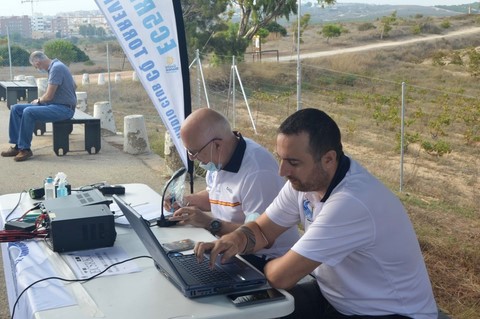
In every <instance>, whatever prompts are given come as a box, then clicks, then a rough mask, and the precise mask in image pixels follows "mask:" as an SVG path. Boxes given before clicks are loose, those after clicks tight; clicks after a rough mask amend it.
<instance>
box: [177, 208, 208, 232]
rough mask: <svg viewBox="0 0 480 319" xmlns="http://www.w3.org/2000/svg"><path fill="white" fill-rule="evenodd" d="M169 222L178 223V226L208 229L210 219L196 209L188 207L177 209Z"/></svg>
mask: <svg viewBox="0 0 480 319" xmlns="http://www.w3.org/2000/svg"><path fill="white" fill-rule="evenodd" d="M170 220H172V221H179V222H180V224H184V225H192V226H195V227H202V228H208V227H209V225H210V222H211V221H212V217H211V216H209V215H208V214H206V213H204V212H202V211H201V210H200V209H199V208H198V207H194V206H188V207H182V208H179V209H177V210H176V211H175V213H174V214H173V216H172V217H170Z"/></svg>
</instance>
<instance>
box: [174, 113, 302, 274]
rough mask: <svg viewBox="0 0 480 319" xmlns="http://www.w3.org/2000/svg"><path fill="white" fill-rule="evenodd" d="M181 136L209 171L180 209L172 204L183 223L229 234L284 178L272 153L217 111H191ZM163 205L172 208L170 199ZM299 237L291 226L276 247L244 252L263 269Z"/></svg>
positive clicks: (265, 202)
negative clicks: (238, 130)
mask: <svg viewBox="0 0 480 319" xmlns="http://www.w3.org/2000/svg"><path fill="white" fill-rule="evenodd" d="M180 136H181V138H182V142H183V145H184V146H185V148H186V150H187V154H188V156H189V158H190V159H191V160H197V161H198V162H199V166H200V167H202V168H203V169H205V170H206V171H207V174H206V184H207V187H206V189H205V190H202V191H200V192H197V193H195V194H190V195H184V197H183V203H181V204H183V205H181V206H183V207H182V208H179V205H175V204H174V208H177V210H176V211H175V213H174V215H173V219H174V220H175V219H176V220H179V221H180V224H189V225H193V226H196V227H202V228H205V229H207V230H209V231H210V232H211V233H212V234H214V235H216V236H222V235H225V234H227V233H230V232H232V231H234V230H235V229H237V228H238V227H240V226H242V225H243V224H244V223H245V222H247V221H252V220H255V219H256V218H257V217H258V216H259V214H260V213H262V212H263V211H265V209H266V207H267V206H268V204H270V203H271V202H272V200H273V199H274V198H275V197H276V196H277V194H278V192H279V191H280V190H281V189H282V187H283V185H284V183H285V180H284V179H283V178H281V177H280V176H279V174H278V163H277V161H276V160H275V158H274V157H273V155H272V154H271V153H270V152H269V151H268V150H266V149H265V148H264V147H262V146H260V145H259V144H257V143H255V142H254V141H252V140H250V139H248V138H244V137H243V136H242V135H241V134H240V133H239V132H236V131H232V129H231V126H230V123H229V122H228V120H227V119H226V118H225V117H224V116H223V115H222V114H220V113H219V112H217V111H214V110H212V109H209V108H202V109H198V110H196V111H194V112H192V113H191V114H190V115H189V116H188V117H187V118H186V119H185V121H184V122H183V124H182V127H181V130H180ZM165 208H166V209H171V206H170V200H169V199H166V200H165ZM298 238H299V233H298V230H297V228H296V227H292V228H291V229H289V230H288V231H287V232H285V233H284V234H283V235H282V236H281V237H279V238H278V239H277V241H276V242H275V244H274V245H273V246H272V247H270V248H268V249H264V250H261V251H258V252H257V253H256V254H252V255H248V256H244V257H245V259H247V260H248V261H249V262H250V263H252V264H253V265H254V266H256V267H257V268H258V269H260V270H263V266H264V265H265V263H266V262H267V261H268V260H270V259H273V258H276V257H280V256H283V255H284V254H285V253H286V252H287V251H288V250H289V249H290V248H291V247H292V245H293V244H294V243H295V242H296V241H297V240H298Z"/></svg>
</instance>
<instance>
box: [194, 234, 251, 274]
mask: <svg viewBox="0 0 480 319" xmlns="http://www.w3.org/2000/svg"><path fill="white" fill-rule="evenodd" d="M245 242H246V238H245V236H244V235H243V234H242V233H240V232H232V233H229V234H227V235H225V236H222V237H221V238H220V239H219V240H216V241H213V242H208V243H204V242H197V243H196V244H195V248H194V249H193V252H194V253H195V255H196V256H197V260H198V261H199V262H202V261H203V256H204V254H205V253H209V254H210V268H212V269H213V267H214V266H215V260H216V259H217V257H218V256H219V255H221V259H220V261H221V262H222V263H224V262H228V260H229V259H230V258H232V257H233V256H235V255H236V254H238V253H241V252H242V251H243V249H244V247H245Z"/></svg>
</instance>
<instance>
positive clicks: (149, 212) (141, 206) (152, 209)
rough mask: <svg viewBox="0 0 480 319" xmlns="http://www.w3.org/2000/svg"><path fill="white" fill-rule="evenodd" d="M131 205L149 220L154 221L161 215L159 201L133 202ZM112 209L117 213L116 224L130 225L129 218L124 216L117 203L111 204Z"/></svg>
mask: <svg viewBox="0 0 480 319" xmlns="http://www.w3.org/2000/svg"><path fill="white" fill-rule="evenodd" d="M131 206H132V208H133V209H135V211H136V212H137V213H139V214H140V215H142V217H143V218H145V219H146V220H148V221H153V220H155V219H157V218H159V217H160V207H159V204H158V203H157V204H154V203H131ZM110 210H111V211H112V213H114V214H115V224H117V225H119V226H130V224H129V223H128V220H127V218H126V217H125V216H123V213H122V211H121V210H120V207H118V205H117V204H116V203H112V204H110Z"/></svg>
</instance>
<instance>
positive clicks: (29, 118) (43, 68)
mask: <svg viewBox="0 0 480 319" xmlns="http://www.w3.org/2000/svg"><path fill="white" fill-rule="evenodd" d="M30 64H32V65H33V66H34V67H35V68H36V69H38V70H39V71H40V72H48V86H47V90H46V91H45V94H43V95H42V96H40V97H39V98H38V99H36V100H33V101H31V102H30V103H31V104H15V105H12V107H11V109H10V121H9V127H8V134H9V143H11V144H14V146H11V147H10V148H9V149H8V150H7V151H4V152H2V153H1V155H2V156H3V157H13V159H14V160H15V161H16V162H22V161H25V160H27V159H29V158H30V157H32V156H33V152H32V150H31V149H30V147H31V144H32V137H33V131H34V130H35V122H36V121H39V122H45V123H46V122H55V121H61V120H68V119H71V118H72V117H73V114H74V113H75V106H76V105H77V96H76V94H75V89H76V84H75V81H74V80H73V77H72V74H71V73H70V70H69V69H68V67H67V66H66V65H65V64H63V63H62V62H60V61H59V60H57V59H53V60H50V59H49V58H48V57H47V56H46V55H45V54H44V53H43V52H40V51H35V52H33V53H32V54H30Z"/></svg>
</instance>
